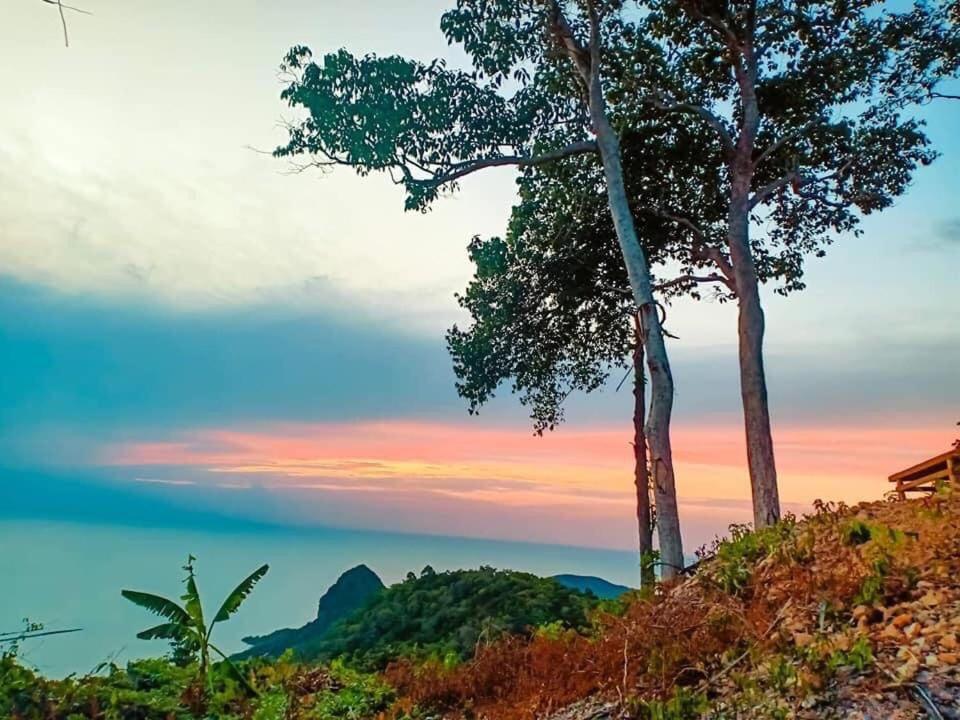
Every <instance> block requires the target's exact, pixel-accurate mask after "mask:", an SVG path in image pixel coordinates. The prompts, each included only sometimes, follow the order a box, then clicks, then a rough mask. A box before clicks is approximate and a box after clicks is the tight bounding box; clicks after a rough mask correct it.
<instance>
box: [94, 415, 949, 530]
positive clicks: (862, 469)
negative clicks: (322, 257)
mask: <svg viewBox="0 0 960 720" xmlns="http://www.w3.org/2000/svg"><path fill="white" fill-rule="evenodd" d="M630 435H631V433H630V430H629V428H622V427H618V428H610V427H593V428H588V429H582V428H581V429H577V428H573V427H565V428H562V429H561V430H560V431H558V432H556V433H553V434H551V435H548V436H546V437H543V438H537V437H533V436H532V435H530V434H529V432H528V431H526V430H525V429H522V428H504V427H490V426H475V425H468V424H465V423H460V424H447V423H430V422H411V421H401V422H379V423H317V424H278V425H270V426H261V427H257V428H253V429H249V428H248V429H239V430H238V429H233V428H200V429H196V430H192V431H185V432H183V433H181V434H180V435H179V436H178V437H177V438H176V439H175V440H174V441H171V442H153V441H147V442H137V443H128V444H121V445H117V446H111V447H108V448H106V449H105V450H104V451H103V455H102V460H103V461H104V462H105V463H107V464H111V465H115V466H119V467H124V466H132V467H151V468H165V469H169V470H174V469H176V468H180V469H181V471H189V472H190V474H191V475H190V476H191V478H192V480H191V482H193V481H196V482H198V483H200V484H204V485H209V486H211V487H224V488H229V489H235V490H243V489H252V488H258V489H260V490H263V491H266V492H279V491H283V492H284V493H285V495H286V496H288V497H292V496H293V495H295V496H296V498H297V500H296V503H293V504H294V505H298V507H295V508H294V507H291V508H290V510H289V512H290V513H291V514H292V516H293V515H296V516H297V517H300V516H301V515H303V514H304V513H306V515H305V516H304V517H302V518H300V519H301V520H302V521H307V520H309V518H310V513H315V515H314V517H316V518H318V520H322V521H327V520H329V518H330V516H334V517H335V518H339V519H341V520H342V521H344V522H353V523H354V524H357V525H360V526H366V525H367V524H369V523H374V526H375V527H382V526H383V525H382V524H380V523H383V522H384V520H383V518H384V517H386V518H387V520H386V522H387V525H386V527H394V528H396V529H408V530H421V531H428V532H429V531H433V532H456V533H468V534H469V533H471V532H478V533H480V534H485V535H487V536H489V535H491V534H492V535H493V536H496V537H509V538H512V539H528V540H548V541H558V542H561V541H562V542H569V543H579V544H607V543H610V542H612V543H613V544H614V545H619V546H629V544H632V538H633V531H632V517H633V513H632V507H631V506H632V501H633V493H634V489H633V486H632V452H631V447H630V445H629V441H630ZM948 435H949V433H946V432H944V430H943V429H942V428H924V427H918V426H914V427H907V428H894V427H879V426H878V427H866V426H862V427H861V426H858V427H851V426H842V425H837V426H829V427H817V428H810V427H782V428H779V429H778V431H777V432H776V436H775V439H776V443H777V450H778V466H779V468H778V469H779V473H780V477H781V498H782V499H783V501H784V504H785V506H787V507H788V508H793V509H796V510H802V509H804V508H806V507H809V505H810V503H811V502H812V501H813V500H814V499H816V498H822V499H830V500H843V501H846V502H855V501H857V500H860V499H872V498H878V497H881V496H882V495H883V493H884V492H885V491H886V490H888V489H889V488H888V484H887V482H886V477H887V475H889V474H890V473H891V472H893V471H895V470H898V469H900V468H901V467H905V466H907V465H910V464H912V463H913V462H916V461H917V460H920V459H922V458H924V457H926V456H929V455H932V454H934V453H936V452H939V451H941V450H942V449H943V447H944V446H945V444H947V443H948V442H949V438H948V437H947V436H948ZM674 457H675V462H676V466H677V479H678V490H679V494H680V497H681V507H682V512H683V516H684V518H683V519H684V522H685V524H686V526H687V534H688V535H690V536H691V537H692V539H695V540H696V541H697V542H698V543H699V542H703V541H705V540H706V539H709V537H711V536H712V535H713V534H715V533H716V532H718V531H720V530H722V529H723V528H724V527H725V526H726V525H727V524H728V523H730V522H743V521H747V520H749V518H750V505H749V483H748V480H747V476H746V470H745V458H744V450H743V436H742V430H741V429H740V428H739V427H731V426H723V427H720V426H681V427H678V428H677V429H676V431H675V434H674ZM181 474H183V473H181ZM371 505H374V506H375V507H373V508H371ZM335 507H340V510H337V511H336V512H334V511H333V508H335ZM404 513H406V515H405V514H404ZM372 516H375V517H377V518H379V519H378V520H373V519H371V517H372ZM404 518H406V520H405V519H404ZM504 518H510V521H509V522H505V521H504ZM550 518H552V521H548V519H550ZM550 522H552V523H554V525H552V526H551V524H550ZM405 523H406V525H405ZM474 524H476V525H477V527H476V528H474V527H473V526H474ZM601 525H606V526H609V527H605V529H603V530H600V526H601ZM408 526H409V527H408ZM550 527H555V528H560V529H562V531H561V532H555V531H554V530H550V529H549V528H550ZM471 528H472V529H471ZM517 535H519V536H520V537H517ZM558 535H559V536H560V537H558ZM613 536H615V537H617V538H619V540H617V541H616V542H613V540H611V537H613Z"/></svg>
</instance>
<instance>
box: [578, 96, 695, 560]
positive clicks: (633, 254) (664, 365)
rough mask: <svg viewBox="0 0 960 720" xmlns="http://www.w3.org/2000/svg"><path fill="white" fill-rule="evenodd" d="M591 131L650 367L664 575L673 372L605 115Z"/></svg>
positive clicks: (672, 522)
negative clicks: (593, 133)
mask: <svg viewBox="0 0 960 720" xmlns="http://www.w3.org/2000/svg"><path fill="white" fill-rule="evenodd" d="M594 115H598V117H594V118H593V125H594V131H595V132H596V135H597V145H598V147H599V148H600V157H601V159H602V160H603V170H604V175H605V177H606V185H607V198H608V203H609V206H610V214H611V216H612V217H613V224H614V228H615V229H616V233H617V240H618V241H619V243H620V250H621V252H622V254H623V260H624V263H625V264H626V268H627V275H628V276H629V278H630V287H631V289H632V291H633V299H634V302H635V303H636V304H637V307H638V308H639V310H638V314H639V317H640V326H641V331H642V333H643V346H644V351H645V352H646V356H647V368H648V369H649V370H650V396H651V397H650V414H649V416H648V418H647V424H646V436H647V443H648V445H649V449H650V467H651V469H652V471H653V473H652V474H653V483H654V493H655V496H656V502H657V536H658V538H659V540H660V562H661V564H662V565H661V567H662V573H661V577H663V578H664V579H669V578H672V577H674V576H676V575H677V574H678V573H679V572H680V571H681V570H683V540H682V539H681V537H680V517H679V512H678V508H677V489H676V480H675V477H674V471H673V449H672V447H671V445H670V416H671V414H672V413H673V375H672V373H671V372H670V360H669V359H668V357H667V347H666V344H665V343H664V339H663V328H661V327H660V316H659V314H658V312H657V305H656V301H655V300H654V297H653V287H652V283H651V281H650V269H649V266H648V265H647V259H646V256H645V255H644V252H643V248H642V247H641V245H640V241H639V240H638V238H637V231H636V228H635V227H634V224H633V215H632V214H631V212H630V204H629V201H628V199H627V192H626V188H625V186H624V181H623V168H622V166H621V162H620V142H619V140H618V139H617V136H616V134H615V133H614V131H613V128H612V127H611V126H610V123H609V121H608V120H607V118H606V115H605V114H603V113H594Z"/></svg>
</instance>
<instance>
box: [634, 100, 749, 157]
mask: <svg viewBox="0 0 960 720" xmlns="http://www.w3.org/2000/svg"><path fill="white" fill-rule="evenodd" d="M641 102H645V103H647V104H649V105H652V106H653V107H655V108H656V109H657V110H662V111H664V112H675V113H687V114H690V115H698V116H700V117H701V118H702V119H703V120H704V122H706V123H707V125H709V126H710V127H711V128H713V130H714V131H715V132H716V133H717V135H718V136H719V137H720V144H721V145H722V146H723V150H724V152H725V153H726V154H727V155H730V154H732V153H733V150H734V144H733V138H732V137H731V135H730V133H729V132H728V131H727V128H726V127H725V126H724V124H723V121H722V120H721V119H720V118H719V117H718V116H717V115H715V114H714V113H712V112H710V110H708V109H707V108H705V107H703V106H702V105H697V104H695V103H685V102H677V101H676V100H672V99H669V98H666V97H665V96H663V95H662V94H661V95H660V97H659V98H642V99H641Z"/></svg>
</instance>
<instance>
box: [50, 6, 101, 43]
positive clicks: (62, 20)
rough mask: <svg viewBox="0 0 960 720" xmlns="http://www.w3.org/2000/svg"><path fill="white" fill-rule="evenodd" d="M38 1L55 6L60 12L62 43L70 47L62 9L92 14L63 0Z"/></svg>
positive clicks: (65, 19) (65, 18)
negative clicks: (66, 3)
mask: <svg viewBox="0 0 960 720" xmlns="http://www.w3.org/2000/svg"><path fill="white" fill-rule="evenodd" d="M40 2H44V3H46V4H47V5H56V6H57V10H58V11H59V12H60V24H61V25H63V44H64V45H65V46H66V47H70V36H69V35H68V34H67V17H66V15H65V14H64V10H72V11H73V12H78V13H82V14H83V15H92V14H93V13H91V12H90V11H89V10H82V9H80V8H78V7H74V6H73V5H65V4H64V3H63V0H40Z"/></svg>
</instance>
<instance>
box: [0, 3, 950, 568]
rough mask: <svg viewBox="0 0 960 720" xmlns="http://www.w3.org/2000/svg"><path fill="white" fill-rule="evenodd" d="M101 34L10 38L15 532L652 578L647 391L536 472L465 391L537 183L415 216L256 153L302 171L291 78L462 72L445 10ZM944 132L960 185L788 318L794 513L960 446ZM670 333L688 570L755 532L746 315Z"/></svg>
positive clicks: (317, 11) (47, 17)
mask: <svg viewBox="0 0 960 720" xmlns="http://www.w3.org/2000/svg"><path fill="white" fill-rule="evenodd" d="M77 4H78V5H81V6H82V7H84V8H86V9H88V10H90V11H91V12H92V13H93V14H92V15H90V16H86V15H72V16H69V17H68V20H69V23H70V35H71V37H70V39H71V47H69V48H64V47H63V39H62V36H61V29H60V25H59V18H58V17H57V15H56V11H55V9H54V8H51V7H48V6H46V5H44V4H43V3H41V2H39V0H17V2H16V3H11V4H10V5H11V7H9V8H5V9H4V22H3V23H2V24H0V47H3V48H4V51H5V53H6V57H8V58H15V59H16V61H15V62H4V63H0V88H2V90H3V98H4V101H3V111H2V112H0V518H19V517H37V516H42V515H43V514H44V513H52V514H56V515H57V516H58V517H60V518H62V519H76V520H87V519H97V520H98V521H100V520H104V519H107V520H112V521H115V522H127V521H132V518H133V517H134V516H135V515H136V517H137V518H140V520H138V522H141V521H144V522H145V521H146V520H144V519H143V513H142V512H141V510H137V511H136V512H134V510H133V508H143V507H152V508H155V509H156V510H155V512H153V513H152V515H151V516H150V518H149V519H150V520H152V521H155V522H158V523H163V522H174V521H175V520H176V518H177V517H178V516H179V515H182V516H184V517H187V516H191V514H193V515H196V516H197V517H200V515H197V514H198V513H202V514H203V515H202V517H209V516H210V515H211V514H213V515H216V516H218V517H219V516H222V517H223V518H225V519H228V520H231V521H234V520H236V521H244V522H260V523H264V524H281V525H332V526H342V527H356V528H373V529H389V530H401V531H405V532H425V533H436V534H454V535H465V536H478V537H494V538H509V539H518V540H530V541H545V542H552V543H563V544H575V545H590V546H602V547H617V548H630V547H632V545H633V539H634V537H635V526H634V521H633V515H632V513H633V510H632V507H631V495H632V492H633V488H632V484H631V483H632V469H631V462H632V455H631V449H630V446H629V441H630V438H631V427H630V417H631V397H630V395H629V393H628V392H627V391H626V389H624V390H621V391H620V392H619V393H617V392H615V391H614V388H613V387H612V386H611V387H609V388H607V389H606V390H604V391H603V392H600V393H598V394H596V395H595V396H591V397H588V398H574V399H573V400H572V401H571V405H570V407H569V409H568V412H567V416H568V418H569V422H568V423H567V424H565V425H564V426H563V427H561V428H560V429H559V430H558V431H556V432H555V433H553V434H552V435H549V436H547V437H544V438H537V437H534V436H533V435H532V433H531V430H530V426H529V423H528V421H527V419H526V415H525V412H524V410H523V408H521V407H519V404H518V403H517V402H516V399H515V398H512V397H511V396H510V394H509V390H508V389H506V388H505V389H504V390H503V392H501V394H500V396H499V397H498V398H497V400H496V401H495V402H494V403H493V404H492V405H491V406H490V407H489V408H487V409H485V410H484V411H483V412H482V413H481V414H480V415H479V416H477V417H470V416H468V415H467V413H466V405H465V403H464V402H463V401H461V400H460V399H459V398H458V397H457V395H456V393H455V391H454V388H453V373H452V371H451V368H450V361H449V358H448V357H447V355H446V351H445V348H444V341H443V334H444V331H445V329H446V328H447V327H449V326H450V324H452V323H453V322H455V321H458V320H461V321H462V319H463V318H462V317H461V315H460V311H459V310H458V308H457V305H456V302H455V300H454V299H453V294H454V293H455V292H457V291H458V290H461V289H462V288H463V287H464V286H465V284H466V282H467V281H468V279H469V277H470V265H469V262H468V259H467V256H466V251H465V248H466V244H467V242H468V241H469V239H470V238H471V237H472V236H473V235H475V234H480V235H491V234H498V233H502V232H503V229H504V226H505V222H506V219H507V217H508V215H509V211H510V206H511V204H512V202H513V198H514V185H513V175H512V173H511V171H509V170H502V171H501V170H498V171H493V172H490V173H487V174H481V175H477V176H474V177H471V178H469V179H468V180H467V181H465V182H464V183H463V186H462V188H461V190H460V191H459V192H458V193H457V194H456V195H455V196H454V197H452V198H445V199H442V200H441V201H439V202H437V203H436V205H435V206H434V209H433V210H432V212H430V213H428V214H416V213H404V212H403V195H402V191H401V190H399V189H398V188H396V187H394V186H393V185H391V184H390V182H389V180H387V179H386V178H383V177H368V178H358V177H356V176H354V175H353V174H351V173H349V172H346V171H344V172H340V171H337V172H332V173H327V174H320V173H317V174H300V175H291V174H289V173H286V172H285V170H286V168H285V166H284V165H283V163H282V162H280V161H278V160H274V159H273V158H271V157H269V156H268V155H265V154H264V153H262V152H258V151H261V150H270V149H272V148H273V147H274V146H275V145H276V144H277V143H278V142H280V141H281V140H282V139H283V131H282V129H281V128H280V127H279V123H280V121H281V119H282V118H283V117H284V114H285V113H286V112H287V109H286V108H285V107H284V105H283V104H282V103H281V101H280V99H279V93H280V89H281V85H280V82H279V80H278V78H277V66H278V64H279V62H280V59H281V58H282V56H283V54H284V53H285V51H286V50H287V49H288V48H289V47H290V46H291V45H295V44H301V43H303V44H307V45H309V46H311V47H312V48H313V49H314V51H315V52H317V53H320V52H324V51H328V50H334V49H337V48H339V47H342V46H343V47H347V48H348V49H351V50H353V51H356V52H366V51H373V52H377V53H398V54H402V55H408V56H413V57H417V58H420V59H424V60H428V59H431V58H433V57H437V56H442V57H447V58H449V60H450V61H451V63H453V64H454V65H456V64H458V63H462V61H463V58H462V56H461V55H460V54H459V52H458V51H457V50H456V48H453V49H451V48H449V47H448V46H447V44H446V42H445V40H444V38H443V37H442V35H441V33H440V30H439V16H440V13H441V12H442V11H443V9H445V8H446V7H447V6H448V5H449V2H447V1H446V0H444V1H441V2H435V1H433V0H429V1H427V0H423V1H421V2H417V3H410V4H404V8H403V10H402V11H401V10H400V8H399V5H398V4H396V3H383V2H382V1H378V0H355V1H354V2H351V3H339V2H338V3H334V2H326V1H311V2H307V1H306V0H283V1H279V0H278V1H277V2H272V3H263V2H255V1H254V0H231V1H230V2H227V1H226V0H211V1H210V2H205V3H196V2H187V1H186V0H170V1H168V2H161V3H129V2H126V3H122V2H116V1H115V0H114V1H112V2H111V1H110V0H83V1H82V2H81V1H80V0H77ZM407 5H409V6H407ZM923 115H924V117H925V119H926V120H927V122H928V131H929V134H930V136H931V138H932V140H933V143H934V146H935V147H936V148H937V149H938V150H939V151H940V152H941V153H942V157H941V158H939V159H938V160H937V162H936V163H934V165H933V166H931V167H930V168H925V169H924V170H922V171H921V172H920V173H919V174H918V176H917V179H916V182H915V184H914V187H913V188H912V189H911V190H910V192H909V194H908V195H907V196H906V197H904V198H903V199H901V200H900V201H899V202H898V204H897V206H896V207H894V208H893V209H891V210H889V211H887V212H885V213H883V214H881V215H878V216H875V217H870V218H867V220H866V221H865V223H864V229H865V231H866V232H865V234H864V235H863V236H862V237H860V238H853V237H840V238H837V241H836V243H835V244H834V245H833V247H831V248H830V250H829V253H828V255H827V257H826V258H825V259H823V260H812V261H811V262H810V265H809V268H808V272H807V284H808V288H807V290H806V291H804V292H803V293H800V294H796V295H794V296H792V297H789V298H781V297H779V296H774V295H773V294H772V293H769V292H768V293H766V295H765V297H764V302H765V307H766V310H767V327H768V342H767V363H768V371H769V381H770V394H771V403H772V411H773V417H774V435H775V440H776V443H777V452H778V463H779V469H780V474H781V497H782V498H783V500H784V505H785V507H786V508H787V509H792V510H795V511H798V512H799V511H802V510H804V509H806V508H808V507H809V506H810V503H811V502H812V500H813V499H814V498H824V499H834V500H844V501H848V502H851V501H856V500H859V499H873V498H877V497H879V496H881V495H882V494H883V493H884V492H885V491H886V490H887V483H886V482H885V478H886V476H887V475H888V474H889V473H891V472H893V471H895V470H898V469H900V468H901V467H904V466H906V465H910V464H912V463H914V462H916V461H919V460H921V459H923V458H925V457H926V456H929V455H932V454H935V453H938V452H942V451H943V450H945V449H946V448H947V447H948V446H949V443H950V442H951V441H952V439H953V438H954V437H955V436H956V433H957V429H956V428H955V423H956V421H957V420H960V378H958V368H960V332H958V330H960V302H958V297H960V295H958V293H960V285H958V279H957V278H958V276H960V207H958V205H957V197H958V188H960V139H958V134H957V132H956V131H957V129H958V128H960V102H954V103H952V104H949V103H943V104H934V105H931V106H928V107H927V108H925V109H924V112H923ZM669 319H670V328H671V331H672V332H673V333H674V334H675V335H677V336H678V337H679V339H678V340H673V341H671V345H670V352H671V357H672V359H673V362H674V364H675V377H676V382H677V409H676V413H675V457H676V462H677V473H678V475H677V477H678V488H679V493H680V499H681V513H682V515H681V521H682V523H683V524H684V530H685V535H686V540H687V545H688V548H689V549H692V547H693V546H696V545H699V544H700V543H703V542H706V541H708V540H709V539H710V538H711V537H713V535H714V534H716V533H718V532H722V531H723V529H724V528H725V527H726V526H727V525H728V524H729V523H731V522H742V521H746V520H747V519H748V518H749V515H750V512H749V486H748V481H747V476H746V470H745V462H744V460H745V458H744V451H743V437H742V428H741V424H740V416H739V390H738V386H737V372H736V345H735V331H736V317H735V308H734V307H733V306H731V305H723V306H721V305H719V304H716V303H710V302H704V303H695V302H693V301H682V302H679V303H676V304H675V305H673V306H672V307H671V308H670V311H669ZM617 379H619V378H617ZM614 384H615V383H614Z"/></svg>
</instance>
